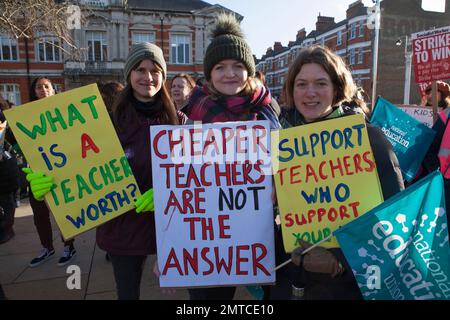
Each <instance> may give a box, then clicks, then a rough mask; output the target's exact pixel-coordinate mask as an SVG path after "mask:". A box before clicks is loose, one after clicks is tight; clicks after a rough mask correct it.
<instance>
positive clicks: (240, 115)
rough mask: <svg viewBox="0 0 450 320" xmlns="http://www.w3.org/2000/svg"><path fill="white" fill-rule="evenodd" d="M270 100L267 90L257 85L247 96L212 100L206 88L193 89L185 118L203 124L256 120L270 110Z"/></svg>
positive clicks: (223, 97) (222, 97) (221, 97)
mask: <svg viewBox="0 0 450 320" xmlns="http://www.w3.org/2000/svg"><path fill="white" fill-rule="evenodd" d="M271 100H272V97H271V95H270V92H269V90H267V89H266V88H265V87H264V86H262V85H259V86H258V87H257V88H256V90H255V91H254V92H253V93H252V94H251V95H249V96H220V97H219V98H218V99H213V98H212V97H211V95H210V93H209V91H208V88H207V87H206V86H203V87H195V88H194V90H193V92H192V95H191V98H190V99H189V106H188V107H187V108H186V114H187V116H188V117H189V118H190V119H191V120H194V121H202V122H204V123H213V122H227V121H249V120H258V116H259V115H260V114H261V113H262V112H263V110H264V109H265V108H270V106H269V104H270V101H271Z"/></svg>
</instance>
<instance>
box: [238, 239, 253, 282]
mask: <svg viewBox="0 0 450 320" xmlns="http://www.w3.org/2000/svg"><path fill="white" fill-rule="evenodd" d="M248 249H250V246H237V247H236V275H238V276H244V275H247V274H248V271H242V270H241V263H242V262H247V261H248V258H241V250H246V251H247V250H248Z"/></svg>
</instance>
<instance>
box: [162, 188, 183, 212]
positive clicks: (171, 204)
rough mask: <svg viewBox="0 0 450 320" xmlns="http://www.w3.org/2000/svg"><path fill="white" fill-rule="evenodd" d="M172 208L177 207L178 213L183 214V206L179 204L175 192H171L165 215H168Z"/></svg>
mask: <svg viewBox="0 0 450 320" xmlns="http://www.w3.org/2000/svg"><path fill="white" fill-rule="evenodd" d="M171 207H175V208H176V209H178V211H180V212H182V210H181V205H180V203H179V202H178V199H177V196H176V195H175V193H174V192H173V191H170V195H169V201H167V206H166V208H165V209H164V214H167V211H169V208H171Z"/></svg>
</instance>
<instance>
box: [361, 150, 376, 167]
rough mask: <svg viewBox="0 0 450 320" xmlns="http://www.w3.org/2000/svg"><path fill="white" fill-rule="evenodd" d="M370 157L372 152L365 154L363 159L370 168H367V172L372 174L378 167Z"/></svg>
mask: <svg viewBox="0 0 450 320" xmlns="http://www.w3.org/2000/svg"><path fill="white" fill-rule="evenodd" d="M369 156H370V151H366V152H364V153H363V159H364V161H365V162H366V163H367V164H368V165H369V168H366V169H365V170H366V171H367V172H372V171H373V169H375V168H376V167H377V166H376V165H375V163H374V162H373V161H372V160H371V159H369Z"/></svg>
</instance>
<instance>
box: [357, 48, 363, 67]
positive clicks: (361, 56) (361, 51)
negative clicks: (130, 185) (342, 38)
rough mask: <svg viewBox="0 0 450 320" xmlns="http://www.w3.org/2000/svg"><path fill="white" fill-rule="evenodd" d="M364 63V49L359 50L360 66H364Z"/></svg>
mask: <svg viewBox="0 0 450 320" xmlns="http://www.w3.org/2000/svg"><path fill="white" fill-rule="evenodd" d="M362 63H363V48H359V51H358V64H362Z"/></svg>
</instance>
